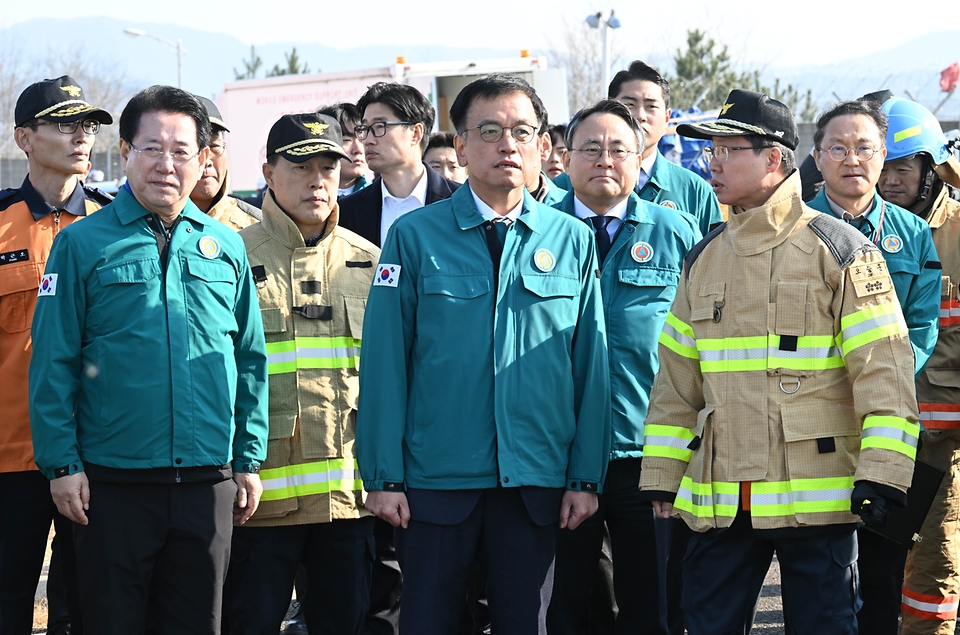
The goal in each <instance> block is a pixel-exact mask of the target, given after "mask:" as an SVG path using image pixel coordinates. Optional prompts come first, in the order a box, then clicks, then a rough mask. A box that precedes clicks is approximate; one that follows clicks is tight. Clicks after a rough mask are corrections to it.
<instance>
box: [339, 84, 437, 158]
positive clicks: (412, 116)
mask: <svg viewBox="0 0 960 635" xmlns="http://www.w3.org/2000/svg"><path fill="white" fill-rule="evenodd" d="M370 104H383V105H384V106H386V107H388V108H389V109H390V110H392V111H393V112H394V114H396V115H397V117H399V121H406V122H409V123H419V124H423V139H421V140H420V151H421V152H423V151H426V149H427V141H428V140H429V138H430V132H431V131H432V130H433V122H434V121H436V118H437V114H436V111H435V110H434V109H433V104H431V103H430V101H429V100H427V98H426V97H424V95H423V93H421V92H420V91H419V90H417V89H416V88H414V87H413V86H407V85H406V84H397V83H396V82H393V83H389V84H388V83H387V82H377V83H376V84H374V85H373V86H371V87H370V88H368V89H367V92H365V93H364V94H363V97H361V98H360V100H359V101H358V102H357V110H359V111H360V118H361V119H363V115H364V113H365V112H366V111H367V106H369V105H370Z"/></svg>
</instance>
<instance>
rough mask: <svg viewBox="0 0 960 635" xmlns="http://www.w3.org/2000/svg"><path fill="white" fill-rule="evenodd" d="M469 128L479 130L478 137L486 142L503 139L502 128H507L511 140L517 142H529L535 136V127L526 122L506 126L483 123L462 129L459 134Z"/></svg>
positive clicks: (464, 132)
mask: <svg viewBox="0 0 960 635" xmlns="http://www.w3.org/2000/svg"><path fill="white" fill-rule="evenodd" d="M471 130H479V131H480V138H481V139H483V140H484V141H486V142H487V143H496V142H497V141H500V139H503V132H504V130H509V131H510V134H511V135H512V136H513V140H514V141H516V142H517V143H530V142H531V141H533V140H534V139H536V138H537V129H536V127H535V126H531V125H530V124H526V123H521V124H517V125H516V126H507V127H504V126H501V125H500V124H496V123H485V124H483V125H482V126H477V127H476V128H469V129H467V130H464V131H463V132H461V133H460V134H462V135H464V134H466V133H467V132H469V131H471Z"/></svg>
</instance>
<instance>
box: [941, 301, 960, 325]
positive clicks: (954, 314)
mask: <svg viewBox="0 0 960 635" xmlns="http://www.w3.org/2000/svg"><path fill="white" fill-rule="evenodd" d="M958 324H960V302H957V301H956V300H943V301H942V302H941V303H940V328H945V327H948V326H956V325H958Z"/></svg>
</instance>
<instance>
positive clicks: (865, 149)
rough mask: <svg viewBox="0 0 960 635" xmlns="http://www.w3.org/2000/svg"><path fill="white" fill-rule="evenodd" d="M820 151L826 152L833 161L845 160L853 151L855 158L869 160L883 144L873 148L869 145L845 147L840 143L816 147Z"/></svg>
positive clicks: (881, 148)
mask: <svg viewBox="0 0 960 635" xmlns="http://www.w3.org/2000/svg"><path fill="white" fill-rule="evenodd" d="M817 150H819V151H820V152H826V153H827V154H828V155H829V156H830V158H831V159H833V160H834V161H837V162H840V161H845V160H846V158H847V157H848V156H850V153H851V152H853V153H854V154H855V155H856V157H857V160H859V161H869V160H870V159H872V158H873V157H874V156H875V155H876V154H877V153H878V152H880V151H881V150H883V146H880V147H879V148H873V147H871V146H858V147H856V148H845V147H844V146H841V145H836V146H831V147H830V148H828V149H826V150H824V149H823V148H817Z"/></svg>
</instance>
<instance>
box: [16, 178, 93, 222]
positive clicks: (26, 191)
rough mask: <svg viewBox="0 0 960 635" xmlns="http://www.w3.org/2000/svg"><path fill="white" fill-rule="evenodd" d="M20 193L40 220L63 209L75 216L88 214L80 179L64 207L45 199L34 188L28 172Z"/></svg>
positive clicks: (32, 213) (34, 215) (34, 218)
mask: <svg viewBox="0 0 960 635" xmlns="http://www.w3.org/2000/svg"><path fill="white" fill-rule="evenodd" d="M20 195H21V196H23V202H24V203H26V204H27V208H28V209H29V210H30V214H31V215H32V216H33V220H35V221H39V220H40V219H42V218H43V217H44V216H47V215H49V214H52V213H53V212H56V211H63V212H67V213H69V214H73V215H74V216H86V215H87V203H86V200H87V197H86V196H85V195H84V193H83V185H81V184H80V181H79V180H78V181H77V186H76V187H75V188H73V193H72V194H70V197H69V198H68V199H67V200H66V202H65V203H64V204H63V206H62V207H54V206H53V205H51V204H50V203H48V202H46V201H45V200H43V197H42V196H40V193H39V192H37V190H35V189H34V187H33V184H32V183H30V175H29V174H28V175H27V176H26V177H25V178H24V179H23V185H21V186H20Z"/></svg>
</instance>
